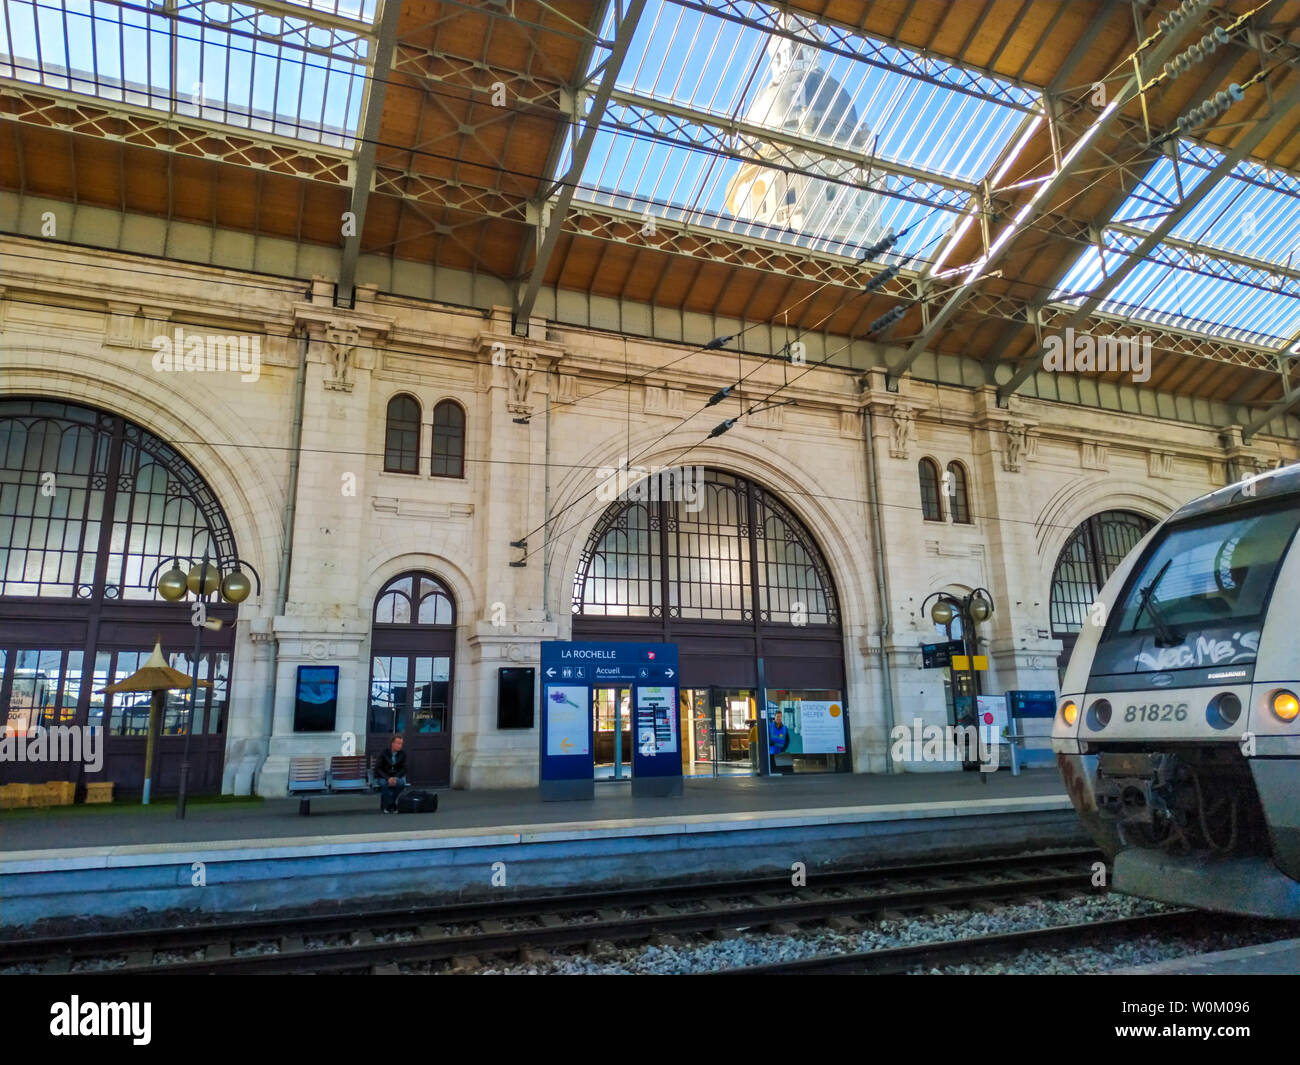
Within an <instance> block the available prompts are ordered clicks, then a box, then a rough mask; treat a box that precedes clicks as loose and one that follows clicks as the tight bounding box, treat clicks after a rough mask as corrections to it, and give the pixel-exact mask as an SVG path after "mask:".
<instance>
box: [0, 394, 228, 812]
mask: <svg viewBox="0 0 1300 1065" xmlns="http://www.w3.org/2000/svg"><path fill="white" fill-rule="evenodd" d="M205 552H206V553H208V554H209V555H210V556H211V559H212V561H213V562H214V563H215V564H216V566H217V567H218V568H219V569H222V570H227V569H229V568H230V561H231V560H232V559H233V558H235V557H236V554H237V551H236V545H235V539H234V536H233V535H232V533H231V529H230V524H229V522H228V521H227V519H226V516H225V513H224V511H223V510H222V508H221V505H220V504H219V503H218V501H217V498H216V496H215V494H214V493H213V491H212V489H211V488H210V487H209V486H208V484H207V483H206V482H205V481H204V480H203V478H202V476H201V475H200V474H199V473H198V471H197V470H195V468H194V467H193V466H192V465H191V464H190V463H189V462H188V461H186V459H185V458H184V457H182V456H181V454H180V453H179V452H177V451H176V449H175V448H173V447H172V446H171V445H169V444H167V443H165V442H164V441H162V440H160V439H159V438H158V437H156V436H154V435H153V434H152V433H150V432H148V431H147V430H145V429H143V428H142V427H140V426H138V425H135V424H133V423H131V422H128V421H126V420H125V419H124V418H121V417H118V416H117V415H114V414H109V413H107V412H104V411H99V410H93V409H90V408H88V407H82V406H78V405H75V404H71V403H62V402H56V401H50V400H42V399H17V398H13V399H2V400H0V727H3V726H4V725H5V724H7V723H8V724H13V725H14V726H15V727H30V726H34V725H38V724H41V725H53V724H62V725H76V724H80V725H102V726H104V727H105V729H106V732H107V740H106V744H105V768H104V770H103V773H104V777H103V778H102V779H105V780H112V781H113V782H114V783H115V784H116V785H117V791H118V793H120V794H128V793H131V792H133V791H138V790H139V788H140V787H141V785H142V782H143V779H144V754H145V738H146V736H145V734H146V731H147V729H146V725H147V722H148V709H149V706H148V704H149V699H148V696H147V694H146V695H143V696H141V695H130V694H121V695H105V694H103V693H101V692H100V691H99V690H98V689H101V688H103V687H104V686H105V685H106V684H110V683H112V682H114V681H118V680H122V679H124V678H125V677H127V676H128V675H130V674H131V673H132V672H133V671H134V670H135V669H136V668H137V666H139V665H140V664H141V663H142V662H143V661H144V660H145V659H146V658H147V657H148V655H149V652H150V650H151V649H152V648H153V645H154V641H155V639H157V638H160V639H161V642H162V647H163V651H164V653H165V654H166V655H167V657H168V658H169V660H170V662H171V665H173V666H174V667H175V668H177V669H180V670H182V671H184V672H187V673H188V672H190V670H191V669H192V663H191V662H190V654H191V653H192V652H191V650H190V649H191V648H192V647H193V643H194V629H193V627H192V626H191V625H190V616H191V615H190V608H189V605H188V604H185V603H182V604H170V603H165V602H164V601H163V600H162V598H161V597H160V596H159V595H158V593H157V587H156V581H157V576H158V573H159V572H160V564H164V563H165V562H166V560H168V559H169V558H171V557H173V556H176V555H180V556H184V557H186V558H194V559H197V558H200V557H202V556H203V554H204V553H205ZM182 565H183V566H185V568H188V566H189V563H182ZM237 614H238V608H236V607H234V606H231V605H229V604H224V603H212V604H210V605H209V606H208V615H209V616H210V617H215V618H220V619H221V620H222V621H223V622H224V625H223V626H222V628H221V629H220V630H218V631H205V632H204V634H203V645H202V657H201V659H200V661H199V663H198V669H199V676H200V678H202V679H205V680H211V681H213V684H214V686H213V687H212V688H210V689H201V694H200V705H199V706H198V707H197V708H193V709H192V708H191V707H190V705H189V693H188V692H174V693H172V694H171V695H169V697H168V700H167V708H166V712H165V713H164V715H163V719H162V724H161V742H160V744H159V746H158V753H157V764H156V766H155V770H156V774H155V776H154V786H155V789H156V790H159V791H167V790H171V789H172V788H174V787H175V786H176V783H177V780H178V775H179V769H180V761H181V752H180V750H179V748H178V747H177V744H178V743H179V742H180V740H179V738H180V737H182V736H183V735H184V734H185V732H186V731H187V730H189V729H190V728H191V726H192V727H193V731H194V734H195V741H196V742H195V743H194V744H193V745H192V748H191V751H190V754H191V759H192V762H193V766H194V768H193V775H192V776H191V778H190V786H191V787H193V788H195V789H197V790H212V789H214V788H216V787H219V786H220V783H221V770H222V758H223V755H224V749H225V736H224V732H225V725H226V721H225V719H226V692H227V685H228V680H229V677H230V670H231V659H232V656H233V652H234V625H233V624H232V623H233V622H234V620H235V618H236V616H237ZM28 769H29V770H30V771H31V772H36V773H37V776H36V777H31V776H30V775H29V776H24V775H23V774H24V773H25V772H27V770H28ZM3 771H4V774H5V778H6V779H7V780H13V779H18V780H25V779H54V778H56V777H58V776H59V775H60V774H62V773H64V772H65V771H66V772H67V773H70V774H72V776H70V777H68V779H75V778H76V772H77V770H76V768H75V767H71V766H64V767H63V768H57V767H53V766H42V765H40V764H32V765H30V766H27V767H26V768H25V767H24V766H18V765H12V766H9V765H7V766H4V767H3ZM40 773H45V774H46V775H45V776H40V775H39V774H40Z"/></svg>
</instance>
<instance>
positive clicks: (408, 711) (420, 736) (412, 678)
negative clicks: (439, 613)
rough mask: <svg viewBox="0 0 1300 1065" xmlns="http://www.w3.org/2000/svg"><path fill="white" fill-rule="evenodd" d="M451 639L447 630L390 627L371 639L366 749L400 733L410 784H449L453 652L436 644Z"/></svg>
mask: <svg viewBox="0 0 1300 1065" xmlns="http://www.w3.org/2000/svg"><path fill="white" fill-rule="evenodd" d="M451 639H452V637H451V634H450V633H429V632H420V631H409V630H408V631H406V632H402V633H390V634H388V636H387V638H386V639H385V640H383V641H378V640H376V641H375V643H376V645H377V648H376V649H375V653H372V654H371V657H370V718H369V723H368V726H367V738H366V750H367V751H369V752H370V753H372V754H376V755H377V754H379V753H380V752H381V751H383V750H385V749H386V748H387V747H388V745H389V742H390V741H391V739H392V737H393V736H394V735H395V734H396V735H400V736H402V737H403V739H404V740H405V743H404V744H403V749H404V750H405V751H406V763H407V779H408V780H409V781H410V783H411V784H412V785H417V784H418V785H421V786H424V787H435V788H445V787H448V786H449V785H450V784H451V685H452V675H451V674H452V652H451V647H450V646H444V647H439V646H437V645H438V644H450V642H451ZM413 644H414V645H417V646H411V645H413ZM431 644H432V645H433V646H430V645H431ZM403 645H406V646H403Z"/></svg>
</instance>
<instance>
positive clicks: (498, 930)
mask: <svg viewBox="0 0 1300 1065" xmlns="http://www.w3.org/2000/svg"><path fill="white" fill-rule="evenodd" d="M1099 857H1100V854H1099V853H1098V852H1096V851H1093V850H1068V851H1053V852H1047V853H1040V854H1034V855H1018V856H1013V857H1000V858H983V859H975V860H967V861H955V862H930V863H925V864H913V865H906V866H894V867H888V868H877V869H868V870H849V871H837V872H830V873H820V874H814V875H813V876H812V877H811V879H810V882H809V884H808V886H806V887H798V888H796V887H792V886H791V884H790V881H789V879H788V878H754V879H746V880H739V881H736V880H732V881H727V882H721V883H708V884H690V885H673V886H669V887H661V888H653V887H647V888H636V889H630V890H627V889H625V890H618V891H606V892H599V893H591V894H582V895H552V896H544V897H533V898H511V899H507V900H503V901H500V902H474V903H458V904H451V905H440V906H430V907H405V908H389V909H380V910H369V911H353V912H346V913H334V914H328V915H320V914H309V915H304V916H297V917H283V916H281V917H268V918H265V919H261V920H252V921H247V920H245V921H240V922H236V923H228V924H208V925H194V926H187V927H182V928H172V929H145V930H138V929H136V930H122V931H114V932H106V933H90V934H78V935H66V936H56V937H49V936H43V937H40V938H36V937H31V938H23V939H11V940H4V941H0V972H2V971H5V970H7V969H8V970H10V971H15V970H14V969H13V967H19V969H25V970H26V971H35V972H39V973H50V974H54V973H78V974H80V973H86V974H90V973H94V972H103V973H105V974H112V975H128V974H129V975H145V974H147V975H158V976H164V975H181V974H197V973H263V974H267V973H304V972H317V973H324V972H382V973H393V972H397V971H398V970H397V965H398V964H399V963H420V962H433V963H436V962H440V961H442V962H448V963H451V964H452V966H453V967H456V968H473V967H475V965H476V963H477V959H479V958H510V959H512V960H513V959H515V958H522V959H525V960H529V959H533V958H536V957H537V956H538V954H537V952H544V951H545V950H546V949H547V948H554V947H572V946H584V945H594V946H600V945H604V944H614V943H635V942H647V941H652V942H653V941H660V942H662V941H665V940H667V941H671V937H674V936H676V935H699V934H707V933H711V934H714V935H728V934H735V933H736V932H738V931H742V930H748V931H763V930H770V931H772V932H776V933H779V932H782V931H784V932H789V931H791V930H793V929H795V928H797V927H799V926H801V925H812V924H823V925H829V926H831V927H836V926H837V922H838V923H839V926H843V927H852V926H853V925H855V924H856V923H859V922H862V921H873V920H878V919H880V918H882V917H893V916H902V915H906V914H909V913H910V914H915V913H925V912H944V911H945V909H952V908H979V907H981V906H988V905H992V904H995V903H1005V902H1008V901H1013V900H1023V899H1025V898H1027V897H1032V896H1040V897H1049V898H1059V897H1069V896H1072V895H1074V896H1077V895H1080V894H1084V893H1092V892H1093V891H1094V889H1093V888H1092V886H1091V877H1090V873H1091V864H1092V862H1093V861H1095V860H1097V859H1098V858H1099ZM1087 927H1090V928H1095V927H1099V925H1089V926H1087ZM808 961H809V964H808V965H807V967H806V969H805V970H799V969H788V970H786V971H810V972H811V971H830V970H829V969H822V970H818V968H817V966H816V965H814V964H812V963H813V962H816V961H817V959H809V960H808ZM922 963H923V962H918V963H917V964H922ZM793 964H799V963H793ZM822 964H823V965H826V966H830V965H831V964H832V959H825V960H823V962H822ZM763 968H764V967H758V969H756V970H754V971H761V970H762V969H763ZM746 971H748V970H746ZM771 971H774V972H775V971H781V967H779V966H778V967H775V968H773V969H771ZM891 971H897V970H891Z"/></svg>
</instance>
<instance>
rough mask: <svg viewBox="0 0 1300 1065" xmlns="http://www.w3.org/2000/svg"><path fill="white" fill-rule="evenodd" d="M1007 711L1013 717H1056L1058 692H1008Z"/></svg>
mask: <svg viewBox="0 0 1300 1065" xmlns="http://www.w3.org/2000/svg"><path fill="white" fill-rule="evenodd" d="M1007 709H1008V710H1009V711H1010V712H1011V716H1012V717H1055V716H1056V692H1054V691H1012V692H1007Z"/></svg>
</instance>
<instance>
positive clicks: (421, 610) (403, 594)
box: [373, 573, 456, 625]
mask: <svg viewBox="0 0 1300 1065" xmlns="http://www.w3.org/2000/svg"><path fill="white" fill-rule="evenodd" d="M373 620H374V622H375V624H376V625H454V624H456V611H455V608H454V607H453V606H452V602H451V593H450V592H448V591H447V589H446V588H444V587H443V586H442V584H441V583H440V582H439V581H437V580H435V579H434V578H433V577H430V576H428V575H427V574H421V573H408V574H405V575H403V576H401V577H397V578H395V579H394V580H391V581H389V582H388V583H387V584H386V585H384V589H383V591H381V592H380V593H379V595H378V597H377V598H376V599H375V616H374V619H373Z"/></svg>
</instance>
